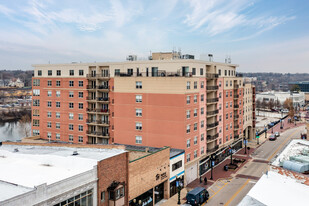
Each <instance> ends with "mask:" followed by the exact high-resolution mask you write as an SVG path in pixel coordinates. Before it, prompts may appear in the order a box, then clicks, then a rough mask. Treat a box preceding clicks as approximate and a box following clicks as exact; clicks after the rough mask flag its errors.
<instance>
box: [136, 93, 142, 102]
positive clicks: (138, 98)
mask: <svg viewBox="0 0 309 206" xmlns="http://www.w3.org/2000/svg"><path fill="white" fill-rule="evenodd" d="M142 98H143V97H142V95H136V96H135V101H136V102H142Z"/></svg>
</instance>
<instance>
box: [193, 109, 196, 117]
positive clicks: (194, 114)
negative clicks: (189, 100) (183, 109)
mask: <svg viewBox="0 0 309 206" xmlns="http://www.w3.org/2000/svg"><path fill="white" fill-rule="evenodd" d="M193 116H194V117H197V109H194V113H193Z"/></svg>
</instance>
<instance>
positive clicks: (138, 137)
mask: <svg viewBox="0 0 309 206" xmlns="http://www.w3.org/2000/svg"><path fill="white" fill-rule="evenodd" d="M135 143H136V144H142V136H135Z"/></svg>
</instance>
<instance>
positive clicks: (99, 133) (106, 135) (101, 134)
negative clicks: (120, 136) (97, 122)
mask: <svg viewBox="0 0 309 206" xmlns="http://www.w3.org/2000/svg"><path fill="white" fill-rule="evenodd" d="M97 135H98V136H101V137H109V133H107V132H97Z"/></svg>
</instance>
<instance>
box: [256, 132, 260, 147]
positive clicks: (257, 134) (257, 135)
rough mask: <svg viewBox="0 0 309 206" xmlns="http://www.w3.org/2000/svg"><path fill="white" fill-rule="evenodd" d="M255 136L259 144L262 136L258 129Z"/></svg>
mask: <svg viewBox="0 0 309 206" xmlns="http://www.w3.org/2000/svg"><path fill="white" fill-rule="evenodd" d="M255 138H256V139H257V140H256V141H257V144H260V142H259V139H260V136H259V132H258V131H256V133H255Z"/></svg>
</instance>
